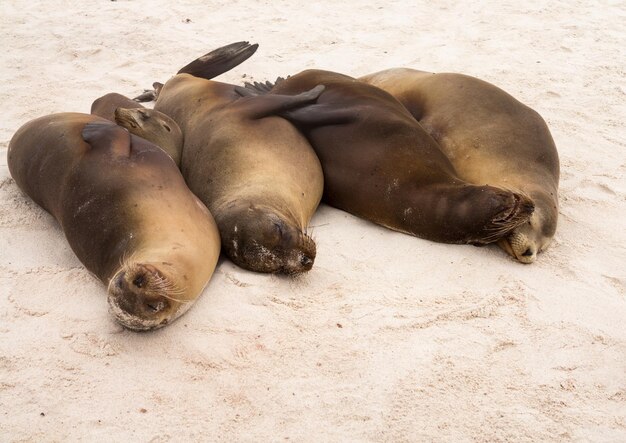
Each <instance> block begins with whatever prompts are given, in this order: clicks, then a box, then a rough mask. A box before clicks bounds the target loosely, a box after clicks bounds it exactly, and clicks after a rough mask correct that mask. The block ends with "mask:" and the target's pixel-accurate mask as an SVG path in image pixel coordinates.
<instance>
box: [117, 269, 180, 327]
mask: <svg viewBox="0 0 626 443" xmlns="http://www.w3.org/2000/svg"><path fill="white" fill-rule="evenodd" d="M170 286H171V285H170V284H169V283H168V282H167V279H166V278H165V277H163V276H162V275H161V274H160V273H159V271H158V270H157V269H156V268H155V267H154V266H152V265H134V266H131V267H129V268H127V269H122V270H120V271H119V272H118V273H117V274H116V275H115V276H114V277H113V278H112V279H111V282H110V284H109V297H108V302H109V307H110V309H111V311H112V313H113V315H114V316H115V317H116V318H117V320H118V321H119V322H120V323H121V324H122V325H124V326H125V327H127V328H129V329H134V330H148V329H154V328H157V327H160V326H163V325H165V324H167V323H168V322H169V320H170V317H171V316H172V314H173V313H175V312H174V311H175V310H176V308H177V306H174V305H177V304H178V303H173V302H172V299H171V298H170V297H168V296H167V291H168V290H170Z"/></svg>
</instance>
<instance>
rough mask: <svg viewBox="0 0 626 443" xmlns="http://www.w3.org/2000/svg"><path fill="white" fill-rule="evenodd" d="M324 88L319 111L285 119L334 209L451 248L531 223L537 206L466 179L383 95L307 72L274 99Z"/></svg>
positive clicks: (278, 88)
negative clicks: (309, 152) (311, 158)
mask: <svg viewBox="0 0 626 443" xmlns="http://www.w3.org/2000/svg"><path fill="white" fill-rule="evenodd" d="M318 84H322V85H324V86H325V87H326V89H325V90H324V92H322V94H321V95H320V97H319V98H318V100H317V104H314V105H309V106H307V107H303V108H300V109H295V110H289V111H286V112H283V113H282V114H281V115H283V116H285V118H287V119H288V120H290V121H291V122H293V123H294V124H295V125H296V126H297V127H298V128H300V129H301V130H302V131H303V132H304V134H305V135H306V136H307V138H308V139H309V141H310V142H311V145H312V146H313V148H314V149H315V152H316V153H317V155H318V157H319V159H320V161H321V163H322V168H323V170H324V182H325V188H324V200H325V201H326V202H327V203H328V204H330V205H332V206H335V207H337V208H340V209H343V210H345V211H347V212H350V213H352V214H354V215H357V216H359V217H361V218H364V219H367V220H371V221H373V222H375V223H378V224H380V225H383V226H386V227H389V228H391V229H394V230H397V231H401V232H405V233H409V234H413V235H416V236H418V237H422V238H425V239H429V240H434V241H438V242H445V243H471V244H486V243H490V242H494V241H497V240H498V239H500V238H501V237H502V236H504V235H505V234H506V233H507V232H509V231H511V230H512V229H513V228H515V227H516V226H518V225H520V224H522V223H525V222H526V221H527V220H528V218H529V217H530V214H531V213H532V210H533V205H532V203H531V202H530V201H529V200H528V199H527V198H526V197H525V196H524V195H523V194H519V193H515V192H511V191H508V190H506V189H502V188H496V187H493V186H477V185H474V184H470V183H468V182H465V181H463V180H461V179H460V178H459V177H458V175H457V173H456V171H455V169H454V166H453V165H452V164H451V163H450V161H449V160H448V158H447V157H446V156H445V155H444V154H443V153H442V152H441V150H440V149H439V147H438V146H437V143H436V142H435V141H434V140H433V139H432V137H430V136H429V135H428V134H427V133H426V131H424V130H423V129H422V127H421V126H420V125H419V123H418V122H417V121H416V120H415V119H414V118H413V116H412V115H411V114H409V113H408V111H407V110H406V109H405V108H404V107H403V106H402V105H401V104H400V103H399V102H398V101H397V100H396V99H394V98H393V97H392V96H391V95H389V94H388V93H386V92H384V91H382V90H381V89H379V88H376V87H373V86H370V85H367V84H365V83H363V82H359V81H357V80H356V79H354V78H351V77H348V76H345V75H342V74H337V73H334V72H329V71H321V70H307V71H304V72H301V73H300V74H297V75H294V76H293V77H289V78H287V79H285V80H282V81H279V82H277V83H276V85H275V86H274V87H273V88H272V89H271V92H270V93H269V94H268V95H272V94H298V93H301V92H302V91H306V90H308V89H310V88H311V87H313V86H315V85H318ZM257 89H259V90H261V91H262V90H263V89H267V88H257ZM237 91H238V93H240V94H242V95H245V94H246V90H245V89H243V88H238V89H237Z"/></svg>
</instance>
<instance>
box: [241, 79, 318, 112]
mask: <svg viewBox="0 0 626 443" xmlns="http://www.w3.org/2000/svg"><path fill="white" fill-rule="evenodd" d="M324 89H325V88H324V85H317V86H316V87H314V88H313V89H311V90H309V91H306V92H302V93H300V94H298V95H279V94H267V95H255V94H254V93H252V92H250V91H249V90H248V89H246V88H244V87H242V86H235V92H237V93H238V94H239V95H241V96H242V97H243V98H242V99H241V100H236V101H235V102H233V104H232V106H237V107H240V108H242V111H241V112H244V113H245V114H246V115H248V116H249V117H250V118H252V119H258V118H263V117H267V116H270V115H283V113H285V112H288V111H290V110H291V109H293V108H296V107H298V106H303V105H307V104H309V103H312V102H315V100H317V98H318V97H319V96H320V95H321V94H322V92H323V91H324Z"/></svg>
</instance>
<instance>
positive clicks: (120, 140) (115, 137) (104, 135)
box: [81, 122, 130, 157]
mask: <svg viewBox="0 0 626 443" xmlns="http://www.w3.org/2000/svg"><path fill="white" fill-rule="evenodd" d="M81 136H82V137H83V140H85V142H86V143H88V144H89V145H90V146H91V148H92V149H96V150H107V151H109V152H111V154H113V155H114V156H120V157H130V133H129V132H128V131H127V130H126V129H125V128H122V127H121V126H118V125H116V124H114V123H103V122H93V123H87V124H86V125H85V127H84V128H83V130H82V132H81Z"/></svg>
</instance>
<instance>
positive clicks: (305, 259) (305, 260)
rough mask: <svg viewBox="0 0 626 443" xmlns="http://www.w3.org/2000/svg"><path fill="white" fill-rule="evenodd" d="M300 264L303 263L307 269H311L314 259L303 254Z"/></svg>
mask: <svg viewBox="0 0 626 443" xmlns="http://www.w3.org/2000/svg"><path fill="white" fill-rule="evenodd" d="M300 264H302V266H304V267H305V268H306V269H311V267H312V266H313V259H312V258H311V257H309V256H308V255H303V256H302V257H301V258H300Z"/></svg>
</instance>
